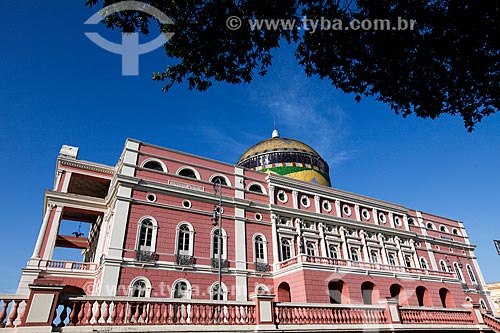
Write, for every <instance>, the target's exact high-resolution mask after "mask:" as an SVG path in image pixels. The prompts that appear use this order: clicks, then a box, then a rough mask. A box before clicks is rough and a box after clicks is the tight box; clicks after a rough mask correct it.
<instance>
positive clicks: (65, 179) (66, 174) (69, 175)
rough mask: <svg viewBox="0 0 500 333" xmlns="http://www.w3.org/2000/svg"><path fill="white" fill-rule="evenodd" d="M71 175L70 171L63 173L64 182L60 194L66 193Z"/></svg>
mask: <svg viewBox="0 0 500 333" xmlns="http://www.w3.org/2000/svg"><path fill="white" fill-rule="evenodd" d="M72 175H73V173H72V172H70V171H65V172H64V181H63V184H62V187H61V192H63V193H68V188H69V181H70V180H71V176H72Z"/></svg>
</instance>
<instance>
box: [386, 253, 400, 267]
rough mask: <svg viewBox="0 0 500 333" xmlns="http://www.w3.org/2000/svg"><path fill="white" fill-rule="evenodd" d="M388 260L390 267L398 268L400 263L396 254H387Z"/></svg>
mask: <svg viewBox="0 0 500 333" xmlns="http://www.w3.org/2000/svg"><path fill="white" fill-rule="evenodd" d="M387 260H388V262H389V265H392V266H397V265H398V261H397V259H396V254H395V253H392V252H391V253H389V254H387Z"/></svg>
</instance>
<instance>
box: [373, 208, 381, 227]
mask: <svg viewBox="0 0 500 333" xmlns="http://www.w3.org/2000/svg"><path fill="white" fill-rule="evenodd" d="M372 216H373V222H374V223H375V224H376V225H379V224H380V223H378V212H377V210H376V209H375V208H373V209H372Z"/></svg>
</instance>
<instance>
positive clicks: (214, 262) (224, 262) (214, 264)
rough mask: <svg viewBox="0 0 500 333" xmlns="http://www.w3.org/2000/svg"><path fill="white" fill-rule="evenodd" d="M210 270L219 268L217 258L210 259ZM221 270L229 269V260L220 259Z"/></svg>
mask: <svg viewBox="0 0 500 333" xmlns="http://www.w3.org/2000/svg"><path fill="white" fill-rule="evenodd" d="M212 268H219V258H212ZM221 268H222V269H228V268H229V260H227V259H222V260H221Z"/></svg>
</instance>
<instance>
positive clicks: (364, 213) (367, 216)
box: [361, 208, 370, 221]
mask: <svg viewBox="0 0 500 333" xmlns="http://www.w3.org/2000/svg"><path fill="white" fill-rule="evenodd" d="M361 217H362V218H363V220H366V221H368V220H370V211H369V210H368V209H366V208H363V209H361Z"/></svg>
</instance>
